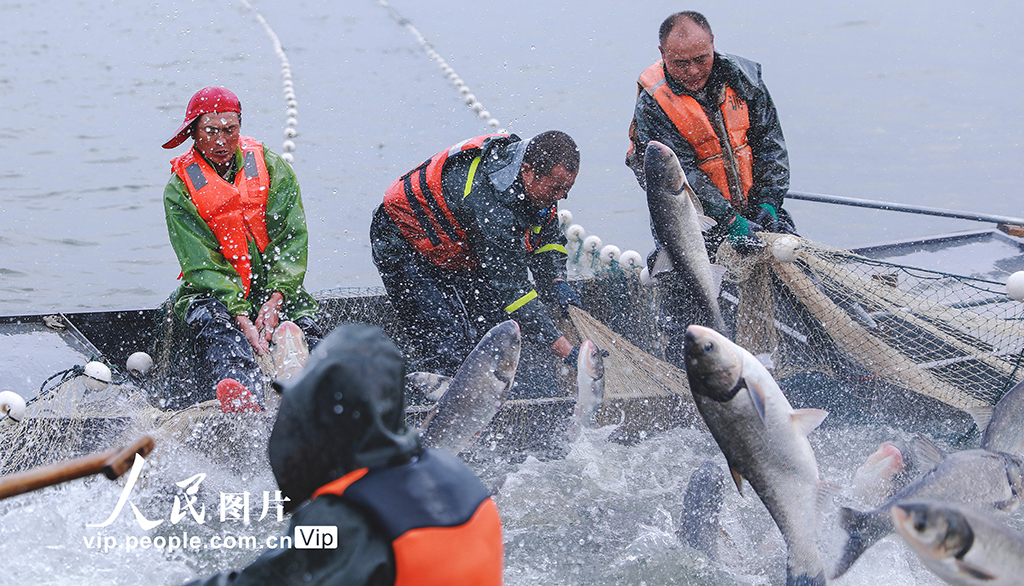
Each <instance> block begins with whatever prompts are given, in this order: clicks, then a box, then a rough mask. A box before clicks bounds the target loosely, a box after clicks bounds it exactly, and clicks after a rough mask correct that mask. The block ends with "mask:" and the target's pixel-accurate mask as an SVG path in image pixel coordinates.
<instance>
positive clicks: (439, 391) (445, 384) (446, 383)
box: [423, 376, 452, 403]
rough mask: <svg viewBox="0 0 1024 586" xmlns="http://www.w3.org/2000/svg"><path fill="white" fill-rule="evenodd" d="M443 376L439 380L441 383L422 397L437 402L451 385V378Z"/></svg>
mask: <svg viewBox="0 0 1024 586" xmlns="http://www.w3.org/2000/svg"><path fill="white" fill-rule="evenodd" d="M443 378H444V380H442V381H441V384H440V385H438V387H437V388H435V389H434V390H433V391H431V392H429V393H427V394H425V395H423V396H424V397H426V398H427V400H430V401H433V402H435V403H437V402H438V401H440V400H441V397H443V396H444V394H445V393H447V392H448V388H449V387H450V386H452V379H451V378H449V377H447V376H446V377H443Z"/></svg>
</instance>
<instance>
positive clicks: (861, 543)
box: [832, 507, 892, 580]
mask: <svg viewBox="0 0 1024 586" xmlns="http://www.w3.org/2000/svg"><path fill="white" fill-rule="evenodd" d="M839 524H840V525H841V526H842V527H843V529H844V530H845V531H846V533H847V538H846V545H844V546H843V555H842V557H841V558H839V562H838V563H837V564H836V569H835V572H833V574H832V579H833V580H834V579H836V578H838V577H840V576H842V575H843V574H845V573H846V571H847V570H849V569H850V566H852V565H853V563H854V562H856V561H857V559H858V558H860V556H861V554H863V553H864V552H865V551H867V549H868V548H869V547H871V546H872V545H874V544H875V543H876V542H878V540H879V539H881V538H883V537H885V536H886V535H888V534H889V533H891V532H892V522H891V521H890V520H889V517H888V516H886V515H882V514H879V513H878V512H876V511H869V512H867V513H865V512H862V511H857V510H855V509H851V508H849V507H843V508H842V509H841V510H840V512H839Z"/></svg>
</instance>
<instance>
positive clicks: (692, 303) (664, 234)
mask: <svg viewBox="0 0 1024 586" xmlns="http://www.w3.org/2000/svg"><path fill="white" fill-rule="evenodd" d="M644 172H645V173H646V176H647V207H648V208H649V210H650V213H651V227H652V228H653V230H654V235H655V237H656V239H657V241H658V242H659V243H660V244H661V246H662V248H660V249H659V250H658V257H657V258H656V260H655V262H654V268H653V270H652V272H651V276H652V277H655V278H657V277H658V275H659V274H661V273H666V272H671V273H672V277H671V278H670V279H666V280H665V281H666V283H667V284H669V285H670V286H671V287H672V288H673V290H674V291H675V292H676V293H678V295H679V296H680V298H681V299H684V300H685V302H684V303H682V304H679V303H673V304H672V305H673V306H674V307H672V308H670V309H675V310H684V309H685V310H688V311H687V313H686V315H681V316H678V317H675V316H674V318H675V319H681V320H684V321H685V322H686V323H684V324H682V325H689V324H691V323H696V324H698V325H702V326H707V327H710V328H714V329H716V330H718V331H721V332H724V331H726V328H725V322H724V321H723V320H722V311H721V309H720V308H719V306H718V295H719V293H720V289H721V282H722V276H723V275H724V274H725V269H724V267H715V268H714V269H713V268H712V265H711V261H709V260H708V253H707V249H706V248H705V246H704V236H703V235H702V234H701V232H702V230H706V229H707V228H709V227H710V226H712V225H714V220H712V219H711V218H707V217H705V216H702V215H701V214H698V212H697V208H696V207H694V204H695V203H696V204H697V205H699V203H700V202H699V200H698V199H697V195H696V194H695V193H694V192H693V189H692V188H690V184H689V183H688V182H687V181H686V175H685V174H684V173H683V169H682V167H680V166H679V159H678V158H677V157H676V154H675V153H674V152H672V149H670V148H668V147H667V146H665V145H663V144H661V143H660V142H657V141H653V140H652V141H651V142H650V143H648V145H647V151H646V152H645V154H644ZM682 305H685V306H687V307H686V308H683V307H681V306H682Z"/></svg>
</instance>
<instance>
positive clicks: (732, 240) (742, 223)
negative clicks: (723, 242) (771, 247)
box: [728, 216, 765, 254]
mask: <svg viewBox="0 0 1024 586" xmlns="http://www.w3.org/2000/svg"><path fill="white" fill-rule="evenodd" d="M728 230H729V244H731V245H732V247H733V248H735V249H736V252H738V253H740V254H750V253H752V252H755V251H757V250H760V249H761V248H764V246H765V244H764V242H763V241H761V239H760V238H758V237H757V234H755V232H764V227H762V226H761V225H760V224H758V223H756V222H751V221H750V220H748V219H746V218H744V217H743V216H736V217H735V218H733V221H732V223H731V224H729V226H728Z"/></svg>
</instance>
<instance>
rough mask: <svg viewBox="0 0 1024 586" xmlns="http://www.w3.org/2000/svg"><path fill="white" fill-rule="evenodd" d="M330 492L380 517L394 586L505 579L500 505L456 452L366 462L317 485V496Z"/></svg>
mask: <svg viewBox="0 0 1024 586" xmlns="http://www.w3.org/2000/svg"><path fill="white" fill-rule="evenodd" d="M325 494H329V495H336V496H339V497H341V498H342V499H344V500H345V501H346V502H349V503H352V504H355V505H356V506H358V507H359V508H360V509H362V510H363V511H366V512H367V513H369V514H370V515H371V516H372V517H373V518H374V519H375V520H377V521H378V523H379V526H380V527H382V528H383V529H384V531H385V532H386V533H387V535H388V537H389V538H390V539H391V547H392V549H394V552H395V585H396V586H435V585H436V586H440V585H449V584H464V585H477V586H492V585H493V586H499V585H500V584H501V575H502V569H503V563H504V544H503V541H502V537H501V518H500V517H499V516H498V507H497V505H495V504H494V499H492V498H491V496H490V493H489V492H488V491H487V489H486V488H485V487H484V485H483V484H482V483H481V482H480V480H479V479H477V477H476V475H474V474H473V472H472V470H470V469H469V468H468V467H467V466H466V465H465V464H463V463H462V461H461V460H459V459H458V458H456V457H455V456H452V455H451V454H449V453H447V452H444V451H441V450H430V449H428V450H425V451H424V452H423V454H421V455H420V457H419V459H418V460H416V461H415V462H413V463H411V464H406V465H404V466H395V467H392V468H383V469H376V470H373V471H368V470H367V469H366V468H361V469H359V470H356V471H354V472H350V473H348V474H346V475H345V476H342V477H341V478H339V479H337V480H335V481H333V482H331V483H329V484H326V485H324V486H322V487H320V488H319V489H318V490H317V491H316V492H314V493H313V498H317V497H319V496H322V495H325ZM340 537H341V536H339V538H340Z"/></svg>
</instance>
